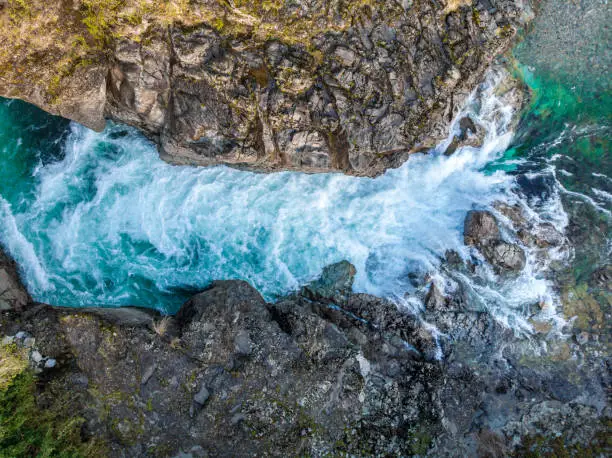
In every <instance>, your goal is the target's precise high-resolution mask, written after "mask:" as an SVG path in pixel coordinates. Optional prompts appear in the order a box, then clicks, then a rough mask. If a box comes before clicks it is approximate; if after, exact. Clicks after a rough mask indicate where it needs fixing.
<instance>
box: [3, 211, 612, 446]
mask: <svg viewBox="0 0 612 458" xmlns="http://www.w3.org/2000/svg"><path fill="white" fill-rule="evenodd" d="M502 210H503V211H504V212H505V213H506V214H508V215H509V218H510V217H514V219H515V223H514V224H515V226H507V225H506V224H504V227H503V228H502V229H503V233H504V234H505V235H504V236H503V237H502V236H501V235H500V234H501V233H502V232H500V225H501V223H500V222H499V221H498V220H497V219H496V218H495V216H494V215H492V214H491V213H487V212H475V213H471V214H469V215H468V216H467V218H466V228H465V237H466V243H468V244H474V245H475V246H476V247H478V249H479V250H482V252H483V256H484V257H485V258H486V260H487V262H491V263H492V265H493V267H494V268H496V269H499V270H500V272H503V275H513V273H512V269H510V268H509V267H512V268H515V267H516V268H519V266H518V264H519V263H517V262H516V259H520V258H521V255H520V252H521V250H522V248H520V246H519V245H518V244H513V243H512V242H510V241H509V239H508V238H507V237H508V232H507V231H508V227H513V228H514V229H517V230H518V231H519V232H520V225H521V224H523V223H525V221H524V220H521V219H520V211H519V210H518V209H516V208H514V209H513V208H510V207H505V208H502ZM544 229H546V231H545V230H544ZM551 231H552V228H530V233H531V234H534V235H533V236H532V238H531V239H530V242H529V243H533V244H534V245H539V246H542V245H543V244H544V242H543V241H544V240H548V242H546V243H549V244H557V243H565V242H566V241H564V240H563V237H562V236H560V238H558V237H556V235H555V236H551V235H550V234H551V233H552V232H551ZM537 234H540V235H539V236H538V235H537ZM555 240H556V241H555ZM501 244H505V245H504V246H506V245H507V247H510V248H509V249H507V250H506V249H504V250H501V251H500V250H498V249H497V248H496V247H499V246H500V245H501ZM524 246H526V245H524ZM491 247H493V248H491ZM489 250H492V251H491V253H494V255H491V256H489V255H487V253H488V252H489ZM508 253H510V255H508ZM507 255H508V256H510V258H508V257H507ZM447 258H448V260H447V263H448V264H449V266H450V265H453V264H454V267H453V268H454V269H468V270H469V269H470V268H471V267H470V266H469V265H464V266H463V267H461V266H460V265H459V264H461V263H462V261H460V260H459V259H457V257H456V256H454V255H453V254H452V253H449V254H448V256H447ZM474 262H477V259H476V258H474ZM606 269H607V270H606ZM598 272H599V271H598ZM354 274H355V269H354V267H353V266H352V265H350V264H349V263H347V262H341V263H339V264H335V265H332V266H329V267H328V268H326V269H325V270H324V271H323V273H322V276H321V278H320V279H319V280H317V281H314V282H312V283H310V284H308V285H306V286H304V287H303V288H302V289H301V290H300V291H298V292H296V293H294V294H292V295H289V296H287V297H284V298H282V299H280V300H279V301H277V302H275V303H266V302H265V301H264V299H263V298H262V297H261V295H260V294H259V293H258V292H257V291H256V290H255V289H253V288H252V287H251V286H250V285H248V284H247V283H245V282H242V281H219V282H215V283H213V284H212V285H211V286H210V287H209V288H207V289H206V290H205V291H203V292H201V293H199V294H197V295H195V296H194V297H193V298H192V299H190V300H189V301H188V302H186V303H185V304H184V305H183V307H182V308H181V309H180V311H179V312H178V314H177V315H176V316H172V317H170V316H166V317H163V316H160V315H159V314H157V313H156V312H153V311H151V310H145V309H138V308H118V309H117V308H115V309H100V308H91V309H87V308H86V309H65V308H57V307H51V306H48V305H43V304H35V303H32V302H31V301H29V300H27V301H26V302H25V303H24V302H15V300H14V299H12V298H15V297H18V298H25V297H27V295H26V296H24V294H25V293H24V291H23V289H22V288H21V287H20V285H19V281H18V278H16V277H15V269H14V265H13V264H12V263H11V262H10V261H9V260H8V259H6V258H5V257H3V258H2V265H1V266H0V278H1V279H2V282H3V283H2V285H3V288H4V293H3V300H4V298H5V297H8V298H9V299H8V300H4V301H3V302H2V304H3V305H2V307H3V309H4V311H3V312H2V315H1V317H2V318H1V328H0V333H1V334H2V335H3V336H4V340H3V341H2V356H1V357H2V361H3V367H8V368H9V369H8V370H6V371H4V372H3V373H2V377H3V380H2V385H0V387H2V390H3V394H2V396H4V399H8V401H6V403H5V405H6V406H7V407H6V408H5V411H4V412H3V413H2V414H1V415H4V416H3V417H2V426H0V427H2V428H5V430H6V424H7V417H6V415H7V413H6V409H7V408H8V409H10V408H11V406H12V404H11V402H13V403H15V402H17V401H15V397H14V396H13V397H11V395H10V393H12V392H14V391H15V390H17V389H21V390H24V389H25V388H24V383H25V382H24V380H26V381H27V380H31V382H29V383H31V384H32V385H31V388H30V391H28V392H29V393H31V396H32V397H33V399H34V400H35V407H32V409H33V410H32V412H34V413H31V414H32V415H42V416H41V418H49V416H50V417H51V418H53V424H59V425H64V427H65V428H66V429H67V430H68V431H69V432H70V431H71V434H68V433H66V434H64V435H63V436H62V435H59V436H58V437H59V438H60V439H58V440H67V439H66V437H68V438H70V439H71V441H72V442H70V447H74V449H75V450H77V451H80V452H81V453H83V454H86V455H89V456H91V455H92V454H94V455H95V454H98V455H109V456H182V457H189V456H191V457H197V456H247V455H248V456H250V455H253V454H258V455H263V456H298V455H312V456H323V455H330V454H331V455H342V454H348V455H351V456H372V455H376V456H407V455H421V456H422V455H427V454H429V455H430V456H487V457H491V456H493V457H497V456H508V455H512V454H515V455H517V456H534V453H535V454H536V456H540V455H538V454H542V455H545V456H548V455H547V454H553V455H550V456H605V455H606V454H607V453H609V451H610V449H609V447H608V444H607V442H606V440H607V439H606V432H607V431H608V429H609V428H608V425H609V423H608V422H609V417H610V410H609V406H608V404H607V389H608V387H609V371H608V364H607V357H608V356H607V355H608V354H609V352H608V345H609V342H608V340H607V339H608V335H609V332H608V331H609V330H608V329H607V325H606V324H605V323H606V322H608V323H609V310H607V309H599V308H598V305H597V302H594V303H593V301H592V300H591V299H589V298H590V297H591V296H592V295H596V294H601V295H607V297H609V295H610V281H609V280H610V279H609V267H607V268H604V269H602V270H601V272H599V274H598V275H595V276H594V277H593V279H592V283H589V286H588V289H587V290H585V291H583V294H582V295H581V296H580V297H577V296H573V297H572V298H571V299H570V300H568V301H566V302H565V303H564V310H563V312H564V313H565V314H566V317H567V318H568V319H569V318H573V319H571V320H569V324H568V325H567V326H566V327H565V328H564V329H563V330H562V331H563V333H561V334H560V333H556V332H553V331H552V328H551V326H550V324H546V323H544V324H542V325H541V326H539V327H538V326H537V325H535V324H534V330H535V333H534V334H533V335H532V336H530V337H529V338H525V337H524V336H523V337H521V336H518V335H517V334H516V333H514V332H513V331H512V329H509V328H507V327H506V326H504V325H502V324H500V323H499V322H498V321H496V320H495V319H494V318H493V317H492V316H491V315H490V314H489V313H488V312H487V311H486V310H479V309H475V308H474V307H473V304H471V303H470V302H469V298H468V296H466V295H465V294H461V293H460V292H456V293H454V294H452V295H445V294H444V293H443V292H442V291H441V290H440V288H438V287H437V286H436V284H435V282H434V283H431V284H430V286H429V294H428V296H427V299H426V301H425V302H426V308H425V311H424V313H423V315H422V316H420V317H416V316H414V315H410V314H408V313H407V312H406V311H403V310H401V309H399V308H398V307H397V306H396V305H395V304H393V303H390V302H388V301H386V300H383V299H380V298H376V297H374V296H370V295H365V294H356V293H353V292H352V282H353V277H354ZM7 279H8V280H7ZM5 286H6V288H5ZM576 294H577V293H576ZM534 307H535V308H537V305H534ZM533 314H534V320H535V321H534V323H536V321H537V319H538V315H537V314H538V310H534V312H533ZM598 314H599V315H598ZM600 315H601V316H600ZM598 316H600V318H597V317H598ZM592 318H595V320H594V321H593V319H592ZM424 320H426V321H424ZM584 327H587V328H588V331H587V330H586V329H583V328H584ZM563 334H565V335H563ZM572 334H573V336H572ZM15 360H17V361H21V363H14V361H15ZM9 361H12V362H13V364H12V365H9V364H5V363H6V362H9ZM27 374H30V375H27ZM31 374H35V375H31ZM26 376H28V377H35V378H33V379H32V378H27V377H26ZM26 386H27V385H26ZM41 412H42V413H41ZM11 418H12V417H11ZM35 421H36V420H35V419H34V418H24V419H23V424H24V425H26V426H27V427H28V428H31V427H32V426H31V422H35ZM42 424H43V425H44V423H42ZM66 425H67V426H66ZM41 427H42V426H41ZM71 428H72V429H71ZM26 430H27V431H30V429H26ZM3 434H4V435H2V436H1V437H2V438H1V439H0V441H3V442H1V443H2V447H3V448H6V449H7V450H13V449H11V448H8V447H11V446H13V447H18V446H19V445H20V442H19V440H18V439H16V438H15V437H12V436H10V434H9V435H8V436H7V435H6V432H5V431H3ZM43 436H44V434H43ZM7 437H8V438H7ZM21 437H23V435H22V436H21ZM22 440H23V439H22ZM11 441H13V442H11ZM32 441H33V444H32V445H31V447H33V448H32V450H34V449H35V448H36V447H39V448H40V447H44V445H41V444H40V443H35V442H36V441H35V440H32ZM16 444H17V445H16ZM21 445H23V444H21ZM60 447H64V448H65V447H67V445H66V444H65V443H64V444H61V445H60Z"/></svg>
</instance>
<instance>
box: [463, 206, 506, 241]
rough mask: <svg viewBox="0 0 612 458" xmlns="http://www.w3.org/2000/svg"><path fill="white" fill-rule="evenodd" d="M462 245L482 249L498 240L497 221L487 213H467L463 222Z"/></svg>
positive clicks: (474, 211)
mask: <svg viewBox="0 0 612 458" xmlns="http://www.w3.org/2000/svg"><path fill="white" fill-rule="evenodd" d="M463 237H464V243H465V244H466V245H472V246H476V247H483V246H485V245H487V244H489V243H490V242H495V241H498V240H500V237H501V235H500V231H499V226H498V225H497V220H496V219H495V216H493V214H492V213H491V212H488V211H476V210H472V211H469V212H468V214H467V216H466V217H465V221H464V229H463Z"/></svg>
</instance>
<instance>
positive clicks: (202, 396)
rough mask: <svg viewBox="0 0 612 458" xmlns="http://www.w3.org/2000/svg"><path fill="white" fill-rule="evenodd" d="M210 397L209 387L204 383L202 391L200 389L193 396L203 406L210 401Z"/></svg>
mask: <svg viewBox="0 0 612 458" xmlns="http://www.w3.org/2000/svg"><path fill="white" fill-rule="evenodd" d="M209 397H210V393H209V392H208V389H207V388H206V387H205V386H204V385H202V387H201V388H200V391H198V392H197V393H196V394H195V396H194V397H193V400H194V401H195V402H196V403H197V404H199V405H200V406H203V405H204V404H206V401H208V398H209Z"/></svg>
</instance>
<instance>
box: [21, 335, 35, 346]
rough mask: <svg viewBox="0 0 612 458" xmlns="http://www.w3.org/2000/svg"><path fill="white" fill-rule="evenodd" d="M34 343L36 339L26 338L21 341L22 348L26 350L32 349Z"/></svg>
mask: <svg viewBox="0 0 612 458" xmlns="http://www.w3.org/2000/svg"><path fill="white" fill-rule="evenodd" d="M35 343H36V339H35V338H34V337H26V338H25V339H23V346H24V347H26V348H32V347H33V346H34V344H35Z"/></svg>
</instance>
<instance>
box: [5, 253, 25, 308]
mask: <svg viewBox="0 0 612 458" xmlns="http://www.w3.org/2000/svg"><path fill="white" fill-rule="evenodd" d="M31 301H32V299H31V298H30V295H29V294H28V292H27V291H26V289H25V288H24V287H23V285H22V284H21V282H20V281H19V274H18V272H17V266H16V264H15V263H14V262H13V260H12V259H9V258H8V257H7V256H6V255H5V254H4V253H3V252H2V250H1V249H0V311H3V310H22V309H24V308H25V307H26V305H28V304H29V303H30V302H31Z"/></svg>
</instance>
